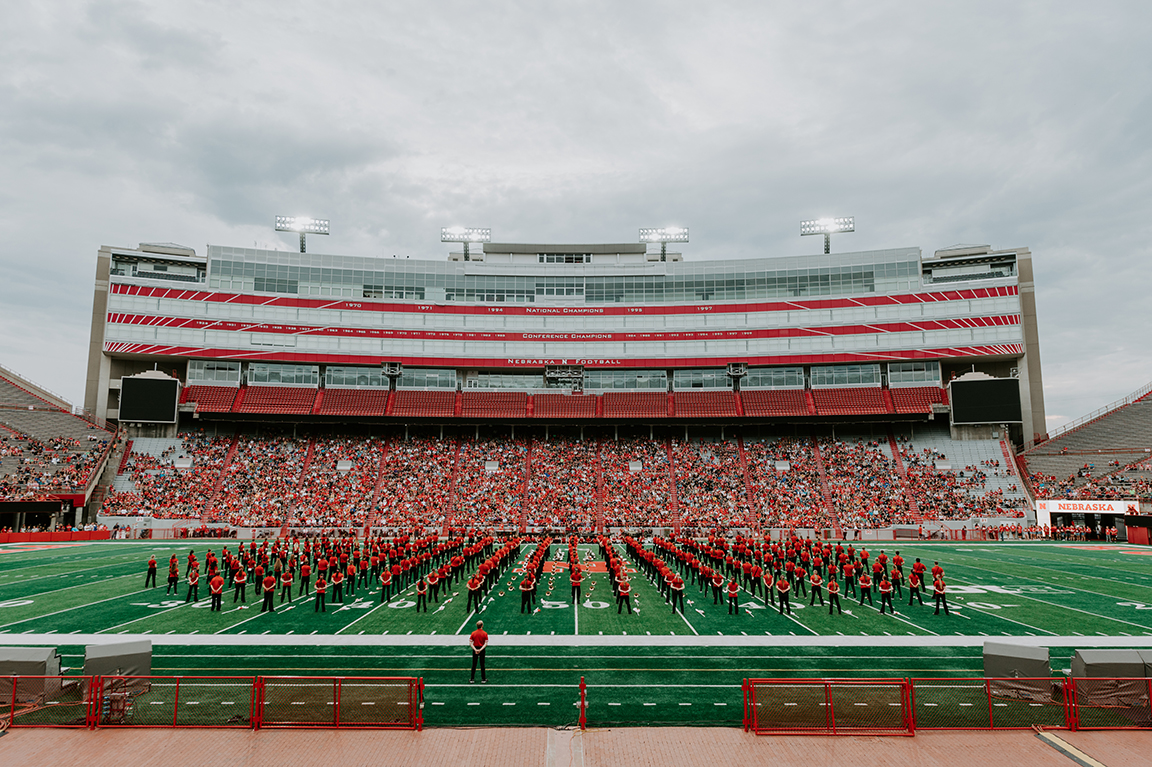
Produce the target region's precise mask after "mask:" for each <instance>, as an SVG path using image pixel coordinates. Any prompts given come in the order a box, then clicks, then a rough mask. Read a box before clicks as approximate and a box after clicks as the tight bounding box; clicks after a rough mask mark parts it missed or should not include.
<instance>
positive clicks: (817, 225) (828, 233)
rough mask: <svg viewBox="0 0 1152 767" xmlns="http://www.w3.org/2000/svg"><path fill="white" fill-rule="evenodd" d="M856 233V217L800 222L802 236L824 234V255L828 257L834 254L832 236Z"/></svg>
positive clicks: (815, 219) (814, 219)
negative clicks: (842, 233)
mask: <svg viewBox="0 0 1152 767" xmlns="http://www.w3.org/2000/svg"><path fill="white" fill-rule="evenodd" d="M855 231H856V217H855V216H846V217H841V218H813V219H809V220H808V221H801V222H800V236H801V237H803V236H805V235H808V234H822V235H824V254H825V255H827V254H829V253H831V252H832V235H833V234H839V233H841V232H855Z"/></svg>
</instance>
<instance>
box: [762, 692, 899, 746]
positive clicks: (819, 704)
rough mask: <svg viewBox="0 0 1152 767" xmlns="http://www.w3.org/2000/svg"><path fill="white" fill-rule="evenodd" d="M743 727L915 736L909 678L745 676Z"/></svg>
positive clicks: (770, 731)
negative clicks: (781, 677)
mask: <svg viewBox="0 0 1152 767" xmlns="http://www.w3.org/2000/svg"><path fill="white" fill-rule="evenodd" d="M743 688H744V707H745V715H744V727H745V729H746V730H751V731H752V732H755V733H756V734H757V735H767V734H777V735H785V734H787V735H803V734H819V735H911V734H913V731H914V730H913V719H912V711H911V702H910V699H909V694H908V691H909V685H908V682H907V680H904V679H745V680H744V685H743Z"/></svg>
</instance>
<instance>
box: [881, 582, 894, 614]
mask: <svg viewBox="0 0 1152 767" xmlns="http://www.w3.org/2000/svg"><path fill="white" fill-rule="evenodd" d="M878 588H879V589H880V614H881V615H883V614H884V605H888V609H889V610H891V611H892V614H893V615H895V614H896V607H895V606H894V605H893V604H892V581H890V580H888V579H887V578H883V579H882V580H881V581H880V585H879V586H878Z"/></svg>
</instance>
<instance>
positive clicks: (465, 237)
mask: <svg viewBox="0 0 1152 767" xmlns="http://www.w3.org/2000/svg"><path fill="white" fill-rule="evenodd" d="M440 242H462V243H464V260H465V261H470V260H471V258H470V257H469V255H468V246H469V245H470V244H471V243H473V242H492V230H491V229H485V228H481V227H475V226H446V227H443V228H442V229H441V230H440Z"/></svg>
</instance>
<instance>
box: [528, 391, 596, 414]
mask: <svg viewBox="0 0 1152 767" xmlns="http://www.w3.org/2000/svg"><path fill="white" fill-rule="evenodd" d="M532 400H533V403H532V404H533V412H532V415H533V416H534V417H535V418H593V417H595V415H596V397H594V396H592V395H591V394H537V395H535V396H534V397H533V398H532Z"/></svg>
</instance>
